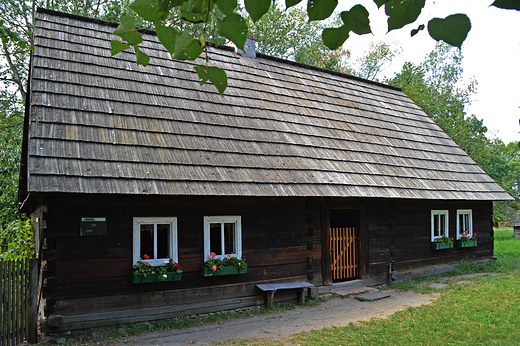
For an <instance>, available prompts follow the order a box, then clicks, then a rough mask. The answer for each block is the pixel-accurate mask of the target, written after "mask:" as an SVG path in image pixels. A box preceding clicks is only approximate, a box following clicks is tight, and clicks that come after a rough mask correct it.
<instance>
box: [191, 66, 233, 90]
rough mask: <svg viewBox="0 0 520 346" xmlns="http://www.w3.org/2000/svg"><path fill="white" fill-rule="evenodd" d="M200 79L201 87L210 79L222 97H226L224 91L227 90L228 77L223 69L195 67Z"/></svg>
mask: <svg viewBox="0 0 520 346" xmlns="http://www.w3.org/2000/svg"><path fill="white" fill-rule="evenodd" d="M194 69H195V71H197V74H198V75H199V78H200V85H204V84H205V83H206V82H207V81H208V79H209V81H210V82H211V83H212V84H213V85H214V86H215V87H216V88H217V90H218V92H219V93H220V95H222V96H224V91H225V90H226V88H227V75H226V72H224V70H222V69H221V68H218V67H215V66H212V67H207V66H204V65H197V66H195V67H194Z"/></svg>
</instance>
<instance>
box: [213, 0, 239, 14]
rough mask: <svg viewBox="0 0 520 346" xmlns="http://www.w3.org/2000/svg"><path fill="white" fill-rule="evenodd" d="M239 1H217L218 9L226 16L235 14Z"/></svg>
mask: <svg viewBox="0 0 520 346" xmlns="http://www.w3.org/2000/svg"><path fill="white" fill-rule="evenodd" d="M237 5H238V3H237V0H217V6H218V8H219V9H220V10H221V11H222V13H224V15H226V16H227V15H228V14H231V13H233V11H234V10H235V8H236V7H237Z"/></svg>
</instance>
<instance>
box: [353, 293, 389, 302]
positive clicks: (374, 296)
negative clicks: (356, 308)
mask: <svg viewBox="0 0 520 346" xmlns="http://www.w3.org/2000/svg"><path fill="white" fill-rule="evenodd" d="M389 297H390V294H389V293H386V292H370V293H365V294H361V295H359V296H356V299H357V300H362V301H367V302H373V301H376V300H379V299H384V298H389Z"/></svg>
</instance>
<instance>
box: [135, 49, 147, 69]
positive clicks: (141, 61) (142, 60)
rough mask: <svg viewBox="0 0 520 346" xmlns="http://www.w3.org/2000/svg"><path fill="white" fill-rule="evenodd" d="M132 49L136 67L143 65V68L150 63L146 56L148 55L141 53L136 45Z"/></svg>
mask: <svg viewBox="0 0 520 346" xmlns="http://www.w3.org/2000/svg"><path fill="white" fill-rule="evenodd" d="M133 47H134V51H135V58H136V60H137V61H136V63H137V65H143V66H146V65H148V63H149V62H150V57H149V56H148V54H146V53H144V52H143V51H141V50H140V49H139V47H138V46H137V45H134V46H133Z"/></svg>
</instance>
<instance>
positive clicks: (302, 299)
mask: <svg viewBox="0 0 520 346" xmlns="http://www.w3.org/2000/svg"><path fill="white" fill-rule="evenodd" d="M305 289H306V287H302V289H301V290H300V294H299V298H300V299H299V302H300V305H301V304H303V303H304V302H305Z"/></svg>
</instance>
